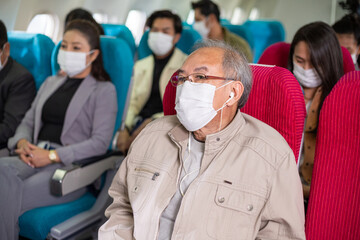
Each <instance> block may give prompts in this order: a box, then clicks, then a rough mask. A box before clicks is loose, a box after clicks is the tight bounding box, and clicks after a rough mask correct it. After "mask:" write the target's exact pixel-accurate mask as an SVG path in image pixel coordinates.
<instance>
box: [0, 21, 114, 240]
mask: <svg viewBox="0 0 360 240" xmlns="http://www.w3.org/2000/svg"><path fill="white" fill-rule="evenodd" d="M58 63H59V64H60V67H61V69H62V70H63V71H64V72H65V73H66V74H67V76H64V77H62V76H59V75H57V76H51V77H49V78H47V79H46V80H45V82H44V83H43V84H42V86H41V88H40V90H39V91H38V94H37V95H36V98H35V100H34V102H33V104H32V105H31V108H30V109H29V111H27V113H26V115H25V117H24V119H23V120H22V122H21V124H20V125H19V127H18V128H17V130H16V133H15V135H14V136H13V137H12V138H11V139H10V140H9V142H8V147H9V149H14V150H15V153H16V154H18V156H14V157H4V158H0V183H1V184H0V192H1V194H0V203H1V204H0V218H1V221H0V239H7V240H14V239H18V234H19V229H18V217H19V216H20V215H21V214H23V213H24V212H25V211H28V210H30V209H33V208H37V207H42V206H48V205H54V204H60V203H65V202H69V201H73V200H75V199H77V198H79V197H80V196H82V195H83V194H84V193H85V192H86V189H85V188H83V189H80V190H78V191H75V192H73V193H70V194H68V195H66V196H63V197H55V196H52V195H51V193H50V179H51V177H52V175H53V173H54V171H55V170H56V169H57V168H61V167H64V165H69V164H71V163H72V162H73V161H76V160H80V159H84V158H88V157H92V156H97V155H101V154H104V153H105V152H106V151H107V149H108V146H109V144H110V142H111V138H112V135H113V131H114V126H115V119H116V114H117V104H116V102H117V101H116V99H117V98H116V91H115V87H114V86H113V84H112V83H111V82H110V78H109V76H108V74H107V73H106V72H105V70H104V68H103V64H102V55H101V51H100V38H99V32H98V30H97V28H96V26H94V25H93V24H92V23H90V22H88V21H84V20H74V21H72V22H70V23H69V24H68V25H67V27H66V29H65V33H64V36H63V40H62V43H61V48H60V51H59V55H58Z"/></svg>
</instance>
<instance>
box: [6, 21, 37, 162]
mask: <svg viewBox="0 0 360 240" xmlns="http://www.w3.org/2000/svg"><path fill="white" fill-rule="evenodd" d="M35 95H36V89H35V82H34V78H33V76H32V75H31V73H30V72H29V71H28V70H26V69H25V68H24V67H23V66H22V65H20V64H19V63H17V62H16V61H15V60H14V59H12V58H11V57H10V43H9V42H8V38H7V32H6V27H5V24H4V23H3V22H2V21H1V20H0V157H3V156H8V155H9V151H8V149H7V148H6V146H7V142H8V139H9V138H10V137H12V136H13V135H14V133H15V130H16V128H17V126H18V125H19V124H20V122H21V119H22V118H23V117H24V115H25V113H26V111H27V110H28V109H29V108H30V105H31V102H32V101H33V99H34V98H35Z"/></svg>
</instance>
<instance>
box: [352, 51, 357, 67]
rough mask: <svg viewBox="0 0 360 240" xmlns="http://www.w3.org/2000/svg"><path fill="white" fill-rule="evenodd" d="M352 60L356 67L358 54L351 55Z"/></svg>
mask: <svg viewBox="0 0 360 240" xmlns="http://www.w3.org/2000/svg"><path fill="white" fill-rule="evenodd" d="M351 58H352V60H353V63H354V65H355V64H356V62H357V55H356V53H354V54H351Z"/></svg>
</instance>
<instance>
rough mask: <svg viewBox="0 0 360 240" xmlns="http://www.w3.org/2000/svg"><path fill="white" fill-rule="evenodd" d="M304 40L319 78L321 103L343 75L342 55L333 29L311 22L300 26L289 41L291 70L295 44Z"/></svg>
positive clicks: (291, 68)
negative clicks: (290, 41)
mask: <svg viewBox="0 0 360 240" xmlns="http://www.w3.org/2000/svg"><path fill="white" fill-rule="evenodd" d="M301 41H304V42H305V43H306V44H307V46H308V47H309V51H310V61H311V64H312V65H313V67H314V68H315V70H316V72H317V73H318V75H319V77H320V79H321V82H322V83H321V86H322V94H321V99H320V109H321V107H322V103H323V102H324V99H325V98H326V96H327V95H329V93H330V91H331V89H332V88H333V87H334V86H335V84H336V83H337V81H338V80H339V79H340V78H341V77H342V76H343V75H344V68H343V57H342V51H341V47H340V44H339V41H338V39H337V37H336V34H335V31H334V30H333V29H332V28H331V27H330V26H329V25H328V24H326V23H324V22H313V23H310V24H307V25H305V26H303V27H301V28H300V29H299V30H298V31H297V32H296V34H295V36H294V39H293V41H292V43H291V47H290V54H289V59H288V68H289V70H290V71H291V72H293V69H294V64H293V55H294V50H295V46H296V45H297V44H298V43H299V42H301Z"/></svg>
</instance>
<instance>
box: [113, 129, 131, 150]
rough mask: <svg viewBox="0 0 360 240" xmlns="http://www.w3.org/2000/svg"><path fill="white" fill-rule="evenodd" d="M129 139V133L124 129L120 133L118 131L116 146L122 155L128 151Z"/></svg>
mask: <svg viewBox="0 0 360 240" xmlns="http://www.w3.org/2000/svg"><path fill="white" fill-rule="evenodd" d="M129 138H130V134H129V132H128V130H127V129H126V128H125V129H124V130H122V131H119V135H118V138H117V142H116V146H117V148H118V149H119V150H120V151H121V152H123V153H124V154H125V153H126V152H127V150H128V149H129V146H128V140H129Z"/></svg>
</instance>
